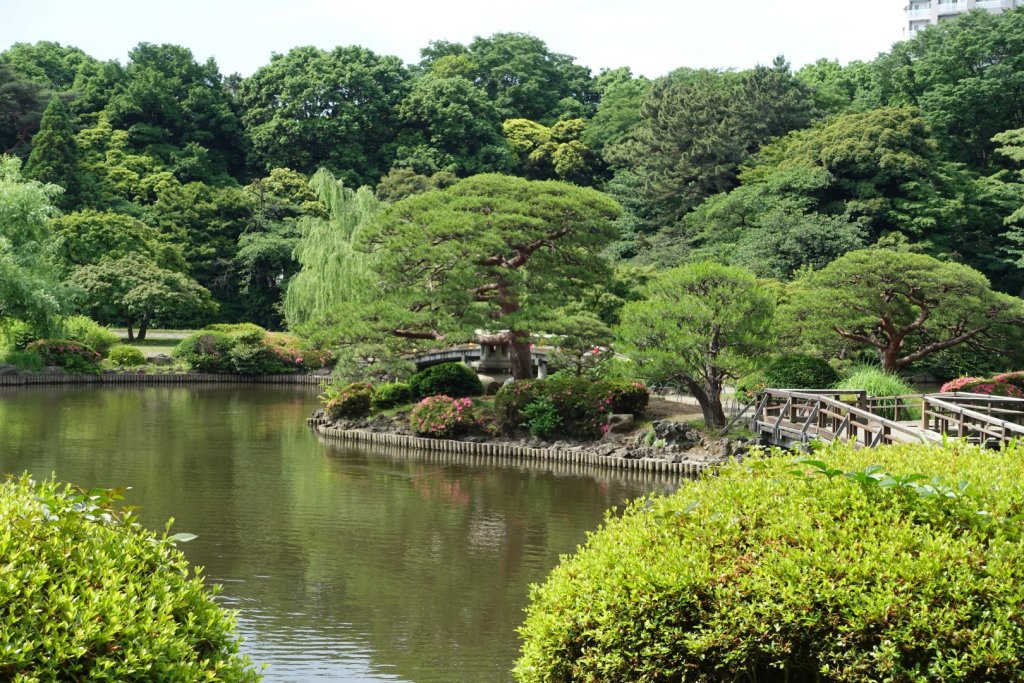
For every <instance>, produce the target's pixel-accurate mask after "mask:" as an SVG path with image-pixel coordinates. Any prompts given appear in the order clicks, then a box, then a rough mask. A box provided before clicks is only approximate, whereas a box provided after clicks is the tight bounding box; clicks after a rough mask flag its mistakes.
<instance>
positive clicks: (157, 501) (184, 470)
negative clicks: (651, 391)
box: [0, 385, 677, 683]
mask: <svg viewBox="0 0 1024 683" xmlns="http://www.w3.org/2000/svg"><path fill="white" fill-rule="evenodd" d="M316 402H317V401H316V396H315V393H314V392H313V391H311V390H310V389H309V388H306V387H295V388H291V387H274V388H270V387H267V388H263V387H260V388H253V387H246V386H234V387H225V386H216V385H212V386H195V387H189V388H180V387H129V388H103V389H88V388H65V387H36V388H0V471H2V472H7V473H21V472H26V471H27V472H30V473H31V474H33V475H34V476H36V477H45V476H48V475H49V474H50V473H51V472H52V473H56V475H57V477H58V478H59V479H61V480H65V481H70V482H73V483H75V484H78V485H80V486H84V487H95V486H103V487H115V486H130V487H132V490H131V491H130V492H129V493H128V495H127V501H126V502H128V503H132V504H137V505H141V506H143V507H142V510H140V512H139V515H140V517H141V520H142V522H143V523H144V524H146V525H147V526H150V527H151V528H155V529H162V528H163V525H164V524H165V522H166V521H167V519H168V518H171V517H173V518H174V519H175V522H174V529H175V531H179V532H186V531H187V532H191V533H194V534H198V538H197V539H195V540H194V541H192V542H190V543H188V544H185V545H183V546H182V549H183V550H184V552H185V554H186V555H187V556H188V558H189V560H190V561H192V562H193V563H195V564H198V565H202V566H204V567H205V568H206V569H205V573H206V576H207V578H208V580H211V581H213V582H216V583H219V584H221V585H222V586H223V588H224V590H223V594H222V597H221V599H222V602H223V603H225V604H226V605H228V606H230V607H231V608H233V609H236V610H239V617H238V625H239V630H240V632H241V634H242V635H243V636H244V637H245V639H246V642H245V645H244V649H245V651H246V652H248V653H249V654H250V655H251V656H252V658H253V659H254V660H256V661H259V662H263V663H265V664H266V665H267V666H268V668H267V669H266V671H265V674H266V680H268V681H411V682H415V683H428V682H432V681H437V682H444V683H455V682H458V681H473V682H478V681H507V680H511V679H510V676H509V674H508V670H509V668H510V667H511V665H512V663H513V661H514V659H515V657H516V654H517V651H518V640H517V638H516V635H515V629H516V626H518V625H519V623H520V622H521V621H522V617H523V608H524V607H525V605H526V603H527V598H528V592H529V590H528V587H529V584H531V583H536V582H540V581H542V580H543V579H544V577H545V575H546V574H547V572H548V571H549V570H550V569H551V568H552V567H553V566H554V565H555V564H556V563H557V561H558V557H559V555H560V554H563V553H569V552H572V551H573V550H574V549H575V548H576V546H577V545H578V544H579V543H581V542H583V541H584V540H585V538H586V532H587V531H589V530H593V529H594V528H596V527H597V525H598V524H599V523H600V521H601V519H602V516H603V514H604V511H605V510H606V509H608V508H610V507H612V506H617V505H621V504H622V503H623V502H624V501H626V500H628V499H630V498H634V497H636V496H639V495H642V494H645V493H648V492H651V491H657V492H659V493H666V492H669V491H671V490H673V489H674V488H675V487H676V485H677V483H676V480H675V479H671V478H669V479H665V478H657V477H656V476H653V475H649V474H645V475H639V474H635V473H617V472H613V471H605V470H589V471H586V470H585V471H580V470H578V469H572V468H568V467H566V466H537V467H527V466H513V465H506V466H495V465H493V464H487V463H484V462H482V461H481V460H479V459H476V460H470V459H467V460H464V461H461V462H459V461H451V460H450V457H449V459H448V460H446V461H442V460H443V459H442V458H440V457H438V456H432V455H429V454H410V453H395V452H390V451H374V450H367V449H363V448H355V447H352V446H349V445H344V444H340V443H336V442H327V441H322V440H321V439H319V438H318V437H317V436H316V435H315V434H314V433H313V432H311V431H310V430H309V429H308V428H307V427H306V426H305V424H304V420H305V418H306V417H307V416H308V415H309V413H310V411H311V410H312V409H313V408H314V406H315V404H316Z"/></svg>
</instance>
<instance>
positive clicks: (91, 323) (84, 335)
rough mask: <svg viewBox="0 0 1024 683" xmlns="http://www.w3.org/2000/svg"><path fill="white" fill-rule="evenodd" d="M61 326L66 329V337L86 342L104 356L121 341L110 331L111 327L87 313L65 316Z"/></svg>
mask: <svg viewBox="0 0 1024 683" xmlns="http://www.w3.org/2000/svg"><path fill="white" fill-rule="evenodd" d="M61 327H62V328H63V330H64V337H65V338H67V339H72V340H74V341H77V342H81V343H83V344H85V345H86V346H88V347H89V348H90V349H92V350H93V351H95V352H96V353H98V354H100V356H102V357H104V358H106V356H107V353H108V352H109V351H110V349H111V347H113V346H115V345H117V344H119V343H120V341H121V340H120V339H119V338H118V336H117V335H116V334H114V333H113V332H111V331H110V328H108V327H105V326H103V325H100V324H99V323H98V322H96V321H95V320H93V319H92V318H90V317H89V316H87V315H73V316H70V317H68V318H65V319H64V320H63V322H62V323H61Z"/></svg>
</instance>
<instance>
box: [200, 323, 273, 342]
mask: <svg viewBox="0 0 1024 683" xmlns="http://www.w3.org/2000/svg"><path fill="white" fill-rule="evenodd" d="M203 329H204V330H205V331H208V332H223V333H224V334H230V335H231V336H232V337H236V338H238V339H244V340H245V341H247V342H249V343H250V344H251V343H255V342H260V341H263V338H264V337H266V336H267V331H266V330H265V329H263V328H262V327H260V326H259V325H257V324H255V323H214V324H213V325H207V326H206V327H204V328H203Z"/></svg>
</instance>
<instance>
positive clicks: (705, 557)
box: [515, 443, 1024, 683]
mask: <svg viewBox="0 0 1024 683" xmlns="http://www.w3.org/2000/svg"><path fill="white" fill-rule="evenodd" d="M772 455H773V457H770V458H765V459H760V458H754V459H750V460H748V461H746V462H744V463H740V464H734V465H730V466H728V467H726V468H724V469H723V470H722V471H721V473H720V476H717V477H708V478H705V479H702V480H700V481H697V482H694V483H691V484H687V485H686V486H684V487H683V488H682V489H680V490H679V491H678V492H677V493H676V494H674V495H672V496H670V497H667V498H658V497H652V498H649V499H641V500H639V501H636V502H635V503H633V504H632V505H630V507H629V508H628V510H627V511H626V513H625V514H624V515H623V517H622V518H616V517H615V516H614V515H612V514H609V516H608V517H607V519H606V521H605V524H604V526H603V528H601V529H600V530H599V531H598V532H597V533H595V534H593V535H591V537H590V538H589V540H588V541H587V544H586V545H585V546H584V547H582V548H580V549H579V550H578V551H577V553H576V555H574V556H571V557H568V558H566V559H563V561H562V563H561V565H560V566H559V567H557V568H556V569H555V570H554V571H553V572H552V573H551V575H550V576H549V578H548V580H547V582H546V583H545V584H544V585H542V586H535V587H534V588H533V591H532V602H531V605H530V607H529V608H528V610H527V612H528V616H527V620H526V622H525V625H524V626H523V627H522V628H521V630H520V633H521V635H522V637H523V640H524V644H523V650H522V656H521V658H520V659H519V661H518V663H517V665H516V668H515V675H516V678H517V679H518V680H519V681H523V682H525V681H570V680H571V681H680V680H686V681H738V680H745V681H781V680H785V681H789V682H790V683H802V682H804V681H807V682H810V681H820V682H822V683H826V682H830V681H844V682H867V681H883V680H884V681H940V680H944V681H988V682H1000V681H1006V682H1009V681H1019V680H1022V678H1024V623H1022V621H1021V618H1020V614H1021V611H1020V600H1021V598H1020V596H1021V586H1024V544H1022V542H1021V540H1022V530H1024V527H1022V525H1021V524H1022V523H1021V520H1020V517H1019V515H1020V513H1021V501H1022V500H1024V479H1022V478H1021V477H1020V471H1021V468H1022V467H1024V448H1022V447H1021V446H1020V445H1014V446H1012V447H1010V448H1007V449H1006V450H1004V451H1002V452H999V451H992V450H982V449H978V448H975V447H970V446H966V445H963V444H960V443H954V444H952V445H951V446H949V447H948V448H938V447H926V446H923V445H903V446H894V447H886V448H878V449H864V450H852V449H850V448H847V447H833V448H828V449H823V450H822V451H819V452H818V453H817V454H816V455H815V458H816V460H814V461H805V462H803V463H799V464H794V460H793V458H792V456H790V455H787V454H785V453H782V452H775V453H773V454H772Z"/></svg>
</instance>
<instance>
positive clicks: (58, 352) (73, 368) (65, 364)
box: [25, 339, 100, 375]
mask: <svg viewBox="0 0 1024 683" xmlns="http://www.w3.org/2000/svg"><path fill="white" fill-rule="evenodd" d="M25 350H26V351H35V352H36V353H38V354H39V355H40V356H41V357H42V359H43V363H45V364H46V365H55V366H57V367H59V368H62V369H63V370H64V371H65V372H70V373H74V374H80V375H96V374H99V371H100V366H99V362H100V354H98V353H96V352H95V351H93V350H92V349H90V348H89V347H88V346H86V345H85V344H81V343H79V342H76V341H72V340H70V339H37V340H36V341H34V342H32V343H31V344H29V345H28V346H27V347H26V348H25Z"/></svg>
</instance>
